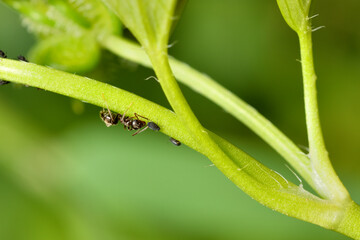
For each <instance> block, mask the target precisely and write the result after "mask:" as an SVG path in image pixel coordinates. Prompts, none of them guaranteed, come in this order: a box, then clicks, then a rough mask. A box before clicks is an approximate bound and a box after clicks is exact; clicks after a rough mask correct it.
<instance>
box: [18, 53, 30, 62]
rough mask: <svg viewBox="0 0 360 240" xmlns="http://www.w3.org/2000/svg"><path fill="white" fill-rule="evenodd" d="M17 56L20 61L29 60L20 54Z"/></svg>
mask: <svg viewBox="0 0 360 240" xmlns="http://www.w3.org/2000/svg"><path fill="white" fill-rule="evenodd" d="M17 58H18V60H20V61H23V62H29V61H28V60H27V59H26V58H25V57H24V56H22V55H20V56H18V57H17Z"/></svg>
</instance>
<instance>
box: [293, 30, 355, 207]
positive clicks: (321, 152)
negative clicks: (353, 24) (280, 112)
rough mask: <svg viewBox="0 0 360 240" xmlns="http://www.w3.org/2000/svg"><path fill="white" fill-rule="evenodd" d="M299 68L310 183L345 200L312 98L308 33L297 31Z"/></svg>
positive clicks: (313, 86)
mask: <svg viewBox="0 0 360 240" xmlns="http://www.w3.org/2000/svg"><path fill="white" fill-rule="evenodd" d="M298 36H299V40H300V51H301V65H302V73H303V80H304V100H305V113H306V126H307V132H308V140H309V156H310V160H311V168H312V176H313V181H314V182H316V183H317V184H318V191H320V192H321V195H322V196H325V197H327V198H328V199H333V200H336V201H343V200H347V199H348V198H349V194H348V192H347V190H346V189H345V187H344V186H343V184H342V183H341V181H340V180H339V178H338V176H337V175H336V173H335V171H334V169H333V167H332V165H331V162H330V160H329V156H328V152H327V151H326V148H325V143H324V139H323V135H322V132H321V126H320V119H319V112H318V103H317V96H316V75H315V70H314V63H313V54H312V41H311V31H300V32H299V33H298Z"/></svg>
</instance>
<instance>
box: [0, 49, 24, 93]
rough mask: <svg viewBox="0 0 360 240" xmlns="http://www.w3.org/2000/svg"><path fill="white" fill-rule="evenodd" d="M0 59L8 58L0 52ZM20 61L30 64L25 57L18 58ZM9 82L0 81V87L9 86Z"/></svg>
mask: <svg viewBox="0 0 360 240" xmlns="http://www.w3.org/2000/svg"><path fill="white" fill-rule="evenodd" d="M0 58H7V56H6V54H5V53H4V52H3V51H1V50H0ZM18 60H20V61H23V62H29V61H28V60H27V59H26V58H25V57H24V56H22V55H20V56H18ZM9 83H10V82H9V81H6V80H1V79H0V86H1V85H5V84H9Z"/></svg>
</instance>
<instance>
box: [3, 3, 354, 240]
mask: <svg viewBox="0 0 360 240" xmlns="http://www.w3.org/2000/svg"><path fill="white" fill-rule="evenodd" d="M312 9H313V10H312V14H318V13H319V14H320V15H319V16H318V17H317V18H315V19H314V21H313V25H314V27H318V26H321V25H325V26H326V27H325V28H324V29H321V30H319V31H317V32H315V33H314V56H315V64H316V65H315V66H316V70H317V75H318V93H319V105H320V114H321V121H322V124H323V132H324V136H325V141H326V144H327V147H328V151H329V154H330V157H331V159H332V161H333V165H334V167H335V169H336V171H337V172H338V174H339V176H340V178H341V179H342V180H343V182H344V184H345V186H346V187H347V188H348V190H349V191H350V194H351V195H352V197H353V199H354V200H355V201H356V202H358V203H360V174H359V173H360V161H359V160H360V158H359V155H360V148H359V140H360V125H359V122H360V107H359V103H360V94H359V90H360V81H359V79H360V30H359V27H358V26H359V23H360V15H359V14H358V13H359V10H360V2H359V1H356V0H345V1H341V2H340V1H330V2H329V1H318V2H315V4H314V5H313V8H312ZM171 41H177V44H175V45H174V46H173V47H172V48H171V49H170V53H171V54H172V55H173V56H175V57H176V58H178V59H180V60H182V61H184V62H187V63H189V64H190V65H191V66H193V67H194V68H196V69H198V70H200V71H202V72H204V73H206V74H208V75H210V76H211V77H213V78H214V79H215V80H216V81H218V82H220V83H221V84H222V85H224V86H225V87H227V88H228V89H230V90H231V91H233V92H234V93H236V94H237V95H238V96H240V97H241V98H243V99H244V100H246V101H247V102H249V103H250V104H252V105H253V106H254V107H255V108H256V109H258V110H259V111H260V112H261V113H263V114H264V115H265V116H266V117H268V118H269V119H270V120H271V121H273V123H274V124H275V125H276V126H278V127H279V128H280V129H281V130H282V131H283V132H284V133H286V134H287V135H288V136H289V137H290V138H292V139H293V141H294V142H295V143H296V144H298V145H300V146H306V145H307V140H306V130H305V121H304V118H305V116H304V110H303V108H304V107H303V100H302V82H301V71H300V64H299V62H298V61H296V59H299V49H298V42H297V38H296V35H295V33H294V32H292V31H291V30H290V29H289V28H288V27H287V26H286V25H285V22H284V21H283V20H282V17H281V15H280V12H279V10H278V8H277V5H276V2H275V1H245V0H241V1H236V0H226V1H218V0H207V1H205V0H197V1H189V2H188V5H187V6H186V8H185V11H184V13H183V16H182V19H181V21H180V22H179V23H178V25H177V28H176V30H175V32H174V34H173V36H172V39H171ZM34 43H35V39H34V37H33V36H32V35H31V34H29V33H27V31H26V29H24V28H23V27H22V26H21V22H20V20H19V16H18V15H17V13H16V12H14V11H12V10H11V9H9V8H7V7H6V6H4V5H3V4H2V3H0V49H1V50H3V51H5V52H6V53H7V55H8V56H9V57H10V58H16V56H17V55H20V54H22V55H26V53H27V51H28V50H29V49H30V48H31V46H32V45H33V44H34ZM150 75H153V72H152V71H151V70H149V69H145V68H143V67H140V66H137V65H136V64H133V63H129V62H127V61H125V60H123V59H119V58H118V57H116V56H114V55H112V54H111V53H109V52H106V51H103V53H102V59H101V63H100V64H99V66H98V67H97V68H96V69H95V70H94V71H93V72H91V73H89V74H88V76H89V77H92V78H95V79H99V80H102V81H106V82H109V83H111V84H113V85H116V86H118V87H121V88H123V89H126V90H129V91H131V92H134V93H136V94H138V95H140V96H143V97H145V98H148V99H150V100H152V101H154V102H157V103H159V104H161V105H163V106H169V105H168V103H167V102H166V99H165V98H164V96H163V94H162V92H161V89H160V87H159V85H158V84H157V82H155V81H145V80H144V79H145V78H147V77H149V76H150ZM182 89H183V91H184V94H185V95H186V97H187V98H188V100H189V102H190V104H191V106H192V108H193V110H194V112H195V113H196V115H197V116H198V117H199V119H200V120H201V122H202V123H203V125H204V126H205V127H207V128H209V129H211V130H213V131H214V132H216V133H218V134H219V135H221V136H223V137H225V138H226V139H229V140H231V141H232V142H233V143H234V144H236V145H237V146H239V147H241V148H242V149H244V150H245V151H246V152H248V153H249V154H251V155H252V156H254V157H256V159H258V160H259V161H261V162H263V163H264V164H266V165H267V166H269V167H271V168H273V169H275V170H276V171H278V172H281V173H282V174H283V175H284V176H286V177H287V178H289V179H291V180H293V181H294V182H297V180H296V178H295V176H294V175H292V173H291V172H290V171H289V170H288V169H287V168H286V166H285V164H286V162H285V161H284V160H283V159H281V157H279V156H278V155H277V154H276V153H275V152H274V151H273V150H272V149H270V148H269V147H268V146H267V145H266V144H265V143H264V142H263V141H262V140H260V139H259V138H258V137H257V136H256V135H254V134H253V133H252V132H251V131H249V130H248V129H247V128H246V127H244V126H243V125H242V124H241V123H239V122H238V121H236V120H235V119H234V118H233V117H231V116H230V115H229V114H228V113H226V112H224V111H223V110H222V109H220V108H219V107H218V106H216V105H214V104H213V103H211V102H210V101H208V100H206V99H204V98H203V97H201V96H199V95H197V94H196V93H194V92H192V91H191V90H190V89H188V88H187V87H184V86H183V87H182ZM99 110H100V109H99V108H98V107H95V106H92V105H85V104H82V103H80V102H77V101H75V100H72V99H69V98H66V97H63V96H59V95H56V94H53V93H50V92H46V91H38V90H36V89H34V88H25V87H21V86H16V85H14V84H9V85H6V86H2V87H1V88H0V213H1V214H0V239H10V240H13V239H14V240H15V239H16V240H17V239H21V240H22V239H28V240H33V239H34V240H35V239H36V240H38V239H55V240H56V239H66V240H68V239H69V240H70V239H71V240H72V239H80V240H81V239H109V240H111V239H209V240H218V239H219V240H220V239H268V238H269V237H270V238H271V239H304V238H306V239H348V238H346V237H344V236H342V235H340V234H338V233H335V232H331V231H329V230H325V229H322V228H320V227H318V226H315V225H312V224H309V223H305V222H302V221H300V220H296V219H293V218H289V217H286V216H284V215H281V214H279V213H277V212H274V211H272V210H270V209H268V208H266V207H264V206H262V205H260V204H259V203H257V202H255V201H253V200H252V199H251V198H250V197H248V196H247V195H245V194H244V193H243V192H241V190H239V189H238V188H237V187H235V185H234V184H232V183H231V182H230V181H229V180H228V179H227V178H226V177H224V176H223V175H222V174H221V173H220V172H219V171H218V170H217V169H216V168H215V167H212V166H211V162H210V161H209V160H208V159H206V158H205V157H204V156H202V155H200V154H198V153H197V152H195V151H193V150H191V149H189V148H188V147H186V146H181V147H174V146H173V145H172V144H171V143H170V142H169V141H168V137H167V136H164V135H162V134H156V133H154V132H152V131H145V132H144V133H142V134H141V135H138V136H136V137H131V134H130V133H128V132H126V131H124V130H123V129H122V128H121V127H113V128H106V127H105V125H104V124H103V123H102V122H101V120H100V119H99V117H98V112H99Z"/></svg>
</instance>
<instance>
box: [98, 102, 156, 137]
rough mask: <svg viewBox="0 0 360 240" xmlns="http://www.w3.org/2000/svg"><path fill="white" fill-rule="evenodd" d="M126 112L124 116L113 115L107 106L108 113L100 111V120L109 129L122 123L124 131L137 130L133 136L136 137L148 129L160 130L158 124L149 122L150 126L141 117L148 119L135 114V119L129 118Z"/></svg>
mask: <svg viewBox="0 0 360 240" xmlns="http://www.w3.org/2000/svg"><path fill="white" fill-rule="evenodd" d="M103 97H104V96H103ZM104 99H105V98H104ZM130 106H131V105H130ZM130 106H129V108H130ZM129 108H128V109H129ZM126 112H127V110H126V111H125V112H124V114H122V115H121V114H120V113H113V112H111V111H110V109H109V107H108V106H107V111H106V110H102V111H100V118H101V119H102V120H103V122H104V123H105V125H106V126H107V127H110V126H115V125H117V124H118V123H119V122H120V123H121V124H122V125H124V129H127V130H128V131H131V130H137V131H136V132H135V133H134V134H133V135H132V136H135V135H137V134H139V133H141V132H143V131H145V130H146V129H148V128H150V129H152V130H154V131H159V130H160V127H159V126H158V125H157V124H156V123H154V122H148V124H147V125H146V122H145V121H142V120H140V118H139V117H141V118H143V119H146V120H149V119H148V118H146V117H143V116H141V115H139V114H137V113H134V117H128V116H126Z"/></svg>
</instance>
